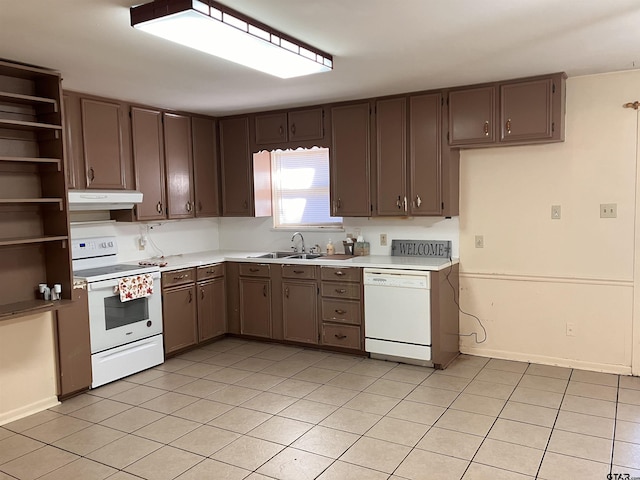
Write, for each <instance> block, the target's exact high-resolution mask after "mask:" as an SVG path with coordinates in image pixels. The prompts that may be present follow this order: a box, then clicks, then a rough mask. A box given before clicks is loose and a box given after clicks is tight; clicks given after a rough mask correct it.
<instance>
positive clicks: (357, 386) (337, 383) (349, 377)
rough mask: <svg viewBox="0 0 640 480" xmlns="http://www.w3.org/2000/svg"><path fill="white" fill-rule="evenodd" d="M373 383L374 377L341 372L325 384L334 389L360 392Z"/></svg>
mask: <svg viewBox="0 0 640 480" xmlns="http://www.w3.org/2000/svg"><path fill="white" fill-rule="evenodd" d="M375 381H376V378H375V377H368V376H366V375H356V374H354V373H347V372H343V373H339V374H338V375H337V376H334V377H333V378H332V379H331V380H329V381H328V382H326V384H327V385H333V386H334V387H341V388H348V389H351V390H358V391H362V390H364V389H365V388H367V387H368V386H369V385H371V384H372V383H373V382H375Z"/></svg>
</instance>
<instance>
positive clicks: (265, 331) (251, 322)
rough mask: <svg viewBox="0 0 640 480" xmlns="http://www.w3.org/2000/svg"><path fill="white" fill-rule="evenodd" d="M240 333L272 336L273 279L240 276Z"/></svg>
mask: <svg viewBox="0 0 640 480" xmlns="http://www.w3.org/2000/svg"><path fill="white" fill-rule="evenodd" d="M240 333H241V334H243V335H252V336H254V337H265V338H271V281H270V280H269V279H267V278H245V277H241V278H240Z"/></svg>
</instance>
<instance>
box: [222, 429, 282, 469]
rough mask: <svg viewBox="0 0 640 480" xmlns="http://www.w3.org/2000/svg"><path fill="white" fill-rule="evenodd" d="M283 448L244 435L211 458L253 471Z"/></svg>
mask: <svg viewBox="0 0 640 480" xmlns="http://www.w3.org/2000/svg"><path fill="white" fill-rule="evenodd" d="M284 448H285V447H284V446H283V445H278V444H277V443H273V442H268V441H266V440H260V439H259V438H253V437H246V436H245V437H241V438H239V439H238V440H236V441H235V442H233V443H230V444H229V445H227V446H226V447H224V448H223V449H222V450H219V451H218V452H216V453H215V454H213V455H212V457H211V458H213V459H214V460H219V461H221V462H224V463H228V464H230V465H234V466H236V467H240V468H244V469H246V470H251V471H253V470H256V469H257V468H258V467H260V465H262V464H263V463H265V462H267V461H268V460H270V459H271V458H272V457H274V456H275V455H276V454H278V453H279V452H280V451H281V450H283V449H284Z"/></svg>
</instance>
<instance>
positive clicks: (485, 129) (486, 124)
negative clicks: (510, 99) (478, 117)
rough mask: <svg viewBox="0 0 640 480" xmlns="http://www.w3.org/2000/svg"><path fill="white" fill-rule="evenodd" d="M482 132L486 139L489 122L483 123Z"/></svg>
mask: <svg viewBox="0 0 640 480" xmlns="http://www.w3.org/2000/svg"><path fill="white" fill-rule="evenodd" d="M483 131H484V135H485V137H488V136H489V120H486V121H485V122H484V127H483Z"/></svg>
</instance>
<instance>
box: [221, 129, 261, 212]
mask: <svg viewBox="0 0 640 480" xmlns="http://www.w3.org/2000/svg"><path fill="white" fill-rule="evenodd" d="M251 160H252V158H251V152H250V150H249V119H248V118H247V117H241V118H231V119H222V120H220V162H221V164H222V215H223V216H226V217H250V216H251V215H252V214H253V212H252V208H251V205H252V203H253V202H252V200H253V198H252V184H251V183H252V178H253V174H252V170H251V163H252V162H251Z"/></svg>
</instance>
